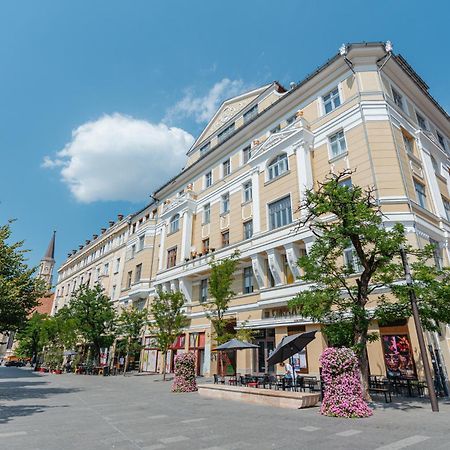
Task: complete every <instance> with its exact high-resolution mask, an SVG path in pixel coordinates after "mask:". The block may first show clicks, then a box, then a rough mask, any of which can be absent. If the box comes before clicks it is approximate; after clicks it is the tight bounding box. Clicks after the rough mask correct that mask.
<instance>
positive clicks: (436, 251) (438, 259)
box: [430, 239, 442, 269]
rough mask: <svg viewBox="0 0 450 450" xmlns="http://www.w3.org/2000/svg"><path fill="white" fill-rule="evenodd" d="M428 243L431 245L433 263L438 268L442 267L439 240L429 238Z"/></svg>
mask: <svg viewBox="0 0 450 450" xmlns="http://www.w3.org/2000/svg"><path fill="white" fill-rule="evenodd" d="M430 244H431V245H432V246H433V258H434V265H435V266H436V267H437V268H438V269H442V257H441V248H440V246H439V242H438V241H435V240H434V239H430Z"/></svg>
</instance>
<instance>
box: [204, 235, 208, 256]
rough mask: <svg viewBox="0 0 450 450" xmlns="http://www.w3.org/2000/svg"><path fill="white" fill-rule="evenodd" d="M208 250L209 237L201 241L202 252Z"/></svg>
mask: <svg viewBox="0 0 450 450" xmlns="http://www.w3.org/2000/svg"><path fill="white" fill-rule="evenodd" d="M208 252H209V238H206V239H203V241H202V254H203V255H206V254H207V253H208Z"/></svg>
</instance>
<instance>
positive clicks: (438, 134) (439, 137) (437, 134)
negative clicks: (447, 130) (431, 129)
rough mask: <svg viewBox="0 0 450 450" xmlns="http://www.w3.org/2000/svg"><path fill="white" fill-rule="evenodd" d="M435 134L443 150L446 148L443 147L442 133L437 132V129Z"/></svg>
mask: <svg viewBox="0 0 450 450" xmlns="http://www.w3.org/2000/svg"><path fill="white" fill-rule="evenodd" d="M436 136H437V138H438V141H439V144H441V147H442V148H443V149H444V150H446V148H445V140H444V136H442V134H441V133H439V131H438V130H436Z"/></svg>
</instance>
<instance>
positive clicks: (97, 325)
mask: <svg viewBox="0 0 450 450" xmlns="http://www.w3.org/2000/svg"><path fill="white" fill-rule="evenodd" d="M69 311H70V316H71V317H72V319H73V320H74V323H75V326H76V329H77V332H78V334H79V336H80V337H81V338H82V339H83V341H84V345H85V346H86V347H88V348H90V350H91V352H92V355H93V358H94V361H95V362H98V358H99V356H100V349H101V348H102V347H109V346H110V345H111V344H112V343H113V341H114V338H115V331H116V311H115V309H114V308H113V306H112V304H111V301H110V299H109V297H108V296H107V295H105V293H104V291H103V288H102V287H101V286H100V285H99V284H96V285H95V286H94V287H93V288H90V287H88V286H86V285H81V286H80V287H79V288H78V289H77V290H76V291H75V293H74V294H73V296H72V298H71V300H70V306H69Z"/></svg>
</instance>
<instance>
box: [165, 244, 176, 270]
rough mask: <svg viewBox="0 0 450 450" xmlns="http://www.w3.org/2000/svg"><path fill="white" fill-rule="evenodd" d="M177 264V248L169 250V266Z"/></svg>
mask: <svg viewBox="0 0 450 450" xmlns="http://www.w3.org/2000/svg"><path fill="white" fill-rule="evenodd" d="M176 264H177V248H176V247H174V248H171V249H169V250H167V268H168V269H169V268H170V267H175V266H176Z"/></svg>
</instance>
